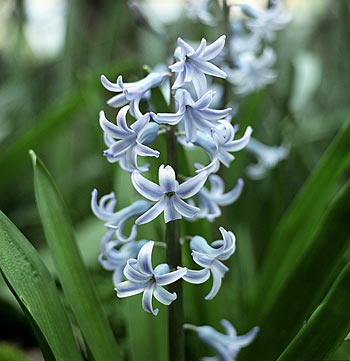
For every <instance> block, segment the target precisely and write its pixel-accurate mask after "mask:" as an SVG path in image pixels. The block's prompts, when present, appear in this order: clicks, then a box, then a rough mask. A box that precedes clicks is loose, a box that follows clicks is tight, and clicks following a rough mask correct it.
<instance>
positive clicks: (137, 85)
mask: <svg viewBox="0 0 350 361" xmlns="http://www.w3.org/2000/svg"><path fill="white" fill-rule="evenodd" d="M168 76H169V74H168V73H158V72H152V73H150V74H148V75H147V76H146V77H145V78H143V79H141V80H138V81H135V82H132V83H124V81H123V78H122V76H121V75H120V76H118V78H117V81H116V82H115V83H112V82H111V81H109V80H108V79H107V78H106V77H105V76H104V75H102V76H101V83H102V85H103V86H104V87H105V88H106V89H107V90H109V91H111V92H114V93H119V94H117V95H115V96H114V97H112V98H110V99H109V100H108V101H107V104H108V105H110V106H111V107H114V108H120V107H122V106H124V105H126V104H128V103H129V105H130V111H131V114H133V115H135V112H134V109H135V107H136V106H137V108H138V103H139V102H140V100H141V99H142V98H143V97H144V96H145V94H146V93H147V92H148V91H149V90H150V89H152V88H155V87H157V86H159V85H160V84H161V83H162V82H163V80H164V79H165V78H166V77H168Z"/></svg>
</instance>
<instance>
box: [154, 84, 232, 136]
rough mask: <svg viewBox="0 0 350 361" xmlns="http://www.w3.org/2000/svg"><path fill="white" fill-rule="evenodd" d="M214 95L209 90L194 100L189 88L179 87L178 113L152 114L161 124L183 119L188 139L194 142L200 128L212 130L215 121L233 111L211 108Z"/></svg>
mask: <svg viewBox="0 0 350 361" xmlns="http://www.w3.org/2000/svg"><path fill="white" fill-rule="evenodd" d="M214 95H215V92H214V91H211V90H209V91H207V92H206V93H205V94H203V96H202V97H200V98H199V99H198V100H197V101H194V100H193V99H192V97H191V94H190V93H189V92H188V91H187V90H184V89H179V90H178V91H177V92H176V99H177V101H178V108H179V110H178V111H177V112H176V113H158V114H154V113H151V116H152V118H153V119H154V120H155V121H156V122H158V123H160V124H169V125H176V124H178V123H179V122H180V121H182V123H183V128H184V130H185V134H186V141H187V142H192V143H193V142H194V141H195V140H196V137H197V131H198V130H201V131H203V132H210V129H211V128H212V127H213V126H215V122H217V121H218V120H219V119H222V118H225V117H226V116H227V115H228V114H230V112H231V111H232V108H226V109H220V110H218V109H211V108H209V106H210V103H211V102H212V100H213V98H214Z"/></svg>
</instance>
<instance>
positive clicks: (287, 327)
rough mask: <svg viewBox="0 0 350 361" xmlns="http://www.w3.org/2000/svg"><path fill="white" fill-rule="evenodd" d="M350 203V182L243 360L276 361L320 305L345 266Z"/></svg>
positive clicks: (321, 223) (279, 295) (286, 283)
mask: <svg viewBox="0 0 350 361" xmlns="http://www.w3.org/2000/svg"><path fill="white" fill-rule="evenodd" d="M349 200H350V181H349V182H348V183H347V184H346V185H344V186H343V188H342V189H341V191H339V193H338V195H337V197H336V198H335V199H334V200H333V202H332V203H331V205H330V206H329V209H328V211H327V213H326V215H325V216H324V217H322V218H321V219H319V228H318V230H317V232H316V233H315V235H314V236H313V237H311V239H310V240H309V241H310V242H309V243H310V247H308V249H307V250H304V251H303V253H302V254H301V255H300V256H301V257H297V258H296V259H295V263H296V264H295V266H296V267H294V268H293V270H292V272H291V273H290V274H289V275H288V279H287V280H286V281H285V282H284V283H283V284H282V285H280V292H279V293H278V295H277V296H276V298H275V299H274V301H273V303H272V304H271V308H270V309H269V312H268V313H267V314H266V315H263V317H262V319H261V320H260V322H259V321H257V320H256V321H255V322H258V325H259V326H260V333H259V337H257V339H256V341H255V342H254V344H253V345H252V346H251V347H250V348H249V349H247V350H244V352H242V357H243V358H241V360H254V359H257V358H260V359H263V360H266V361H269V360H276V358H277V357H278V355H279V354H280V353H281V352H282V351H283V350H284V349H285V347H286V346H287V345H288V343H289V342H290V341H291V340H292V339H293V337H294V336H295V334H296V333H297V332H298V331H299V330H300V328H301V327H302V325H303V322H304V320H306V319H308V318H309V317H310V314H311V313H312V312H313V310H314V309H315V308H316V307H317V306H318V304H319V303H320V301H321V299H322V297H323V295H324V293H325V292H326V291H327V290H328V289H329V287H330V285H331V284H332V282H333V281H334V279H335V278H336V276H337V275H338V274H339V271H340V270H341V269H342V267H343V265H344V260H345V258H346V249H347V248H348V246H349V240H350V223H349V219H350V202H349ZM303 241H306V240H305V239H304V240H303ZM287 257H288V258H289V257H290V253H288V254H287V255H286V258H287ZM280 261H281V263H283V262H284V261H285V260H284V259H281V260H280ZM276 272H278V269H276ZM259 307H260V305H259ZM329 332H333V329H330V330H329ZM266 345H273V347H266Z"/></svg>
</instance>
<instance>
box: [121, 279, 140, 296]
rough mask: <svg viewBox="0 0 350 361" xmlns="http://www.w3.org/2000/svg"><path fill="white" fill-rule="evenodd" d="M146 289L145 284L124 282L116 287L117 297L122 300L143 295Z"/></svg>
mask: <svg viewBox="0 0 350 361" xmlns="http://www.w3.org/2000/svg"><path fill="white" fill-rule="evenodd" d="M144 288H145V284H144V283H134V282H130V281H124V282H121V283H118V284H116V285H115V290H116V291H117V296H118V297H120V298H123V297H129V296H134V295H137V294H139V293H141V292H142V291H143V290H144Z"/></svg>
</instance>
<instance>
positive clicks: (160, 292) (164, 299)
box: [154, 285, 177, 306]
mask: <svg viewBox="0 0 350 361" xmlns="http://www.w3.org/2000/svg"><path fill="white" fill-rule="evenodd" d="M154 297H155V298H156V299H157V300H158V301H159V302H160V303H163V305H167V306H169V305H170V304H171V303H172V302H173V301H175V300H176V298H177V295H176V293H175V292H173V293H171V292H169V291H167V290H165V289H164V288H163V287H160V286H157V285H156V286H155V288H154Z"/></svg>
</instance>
